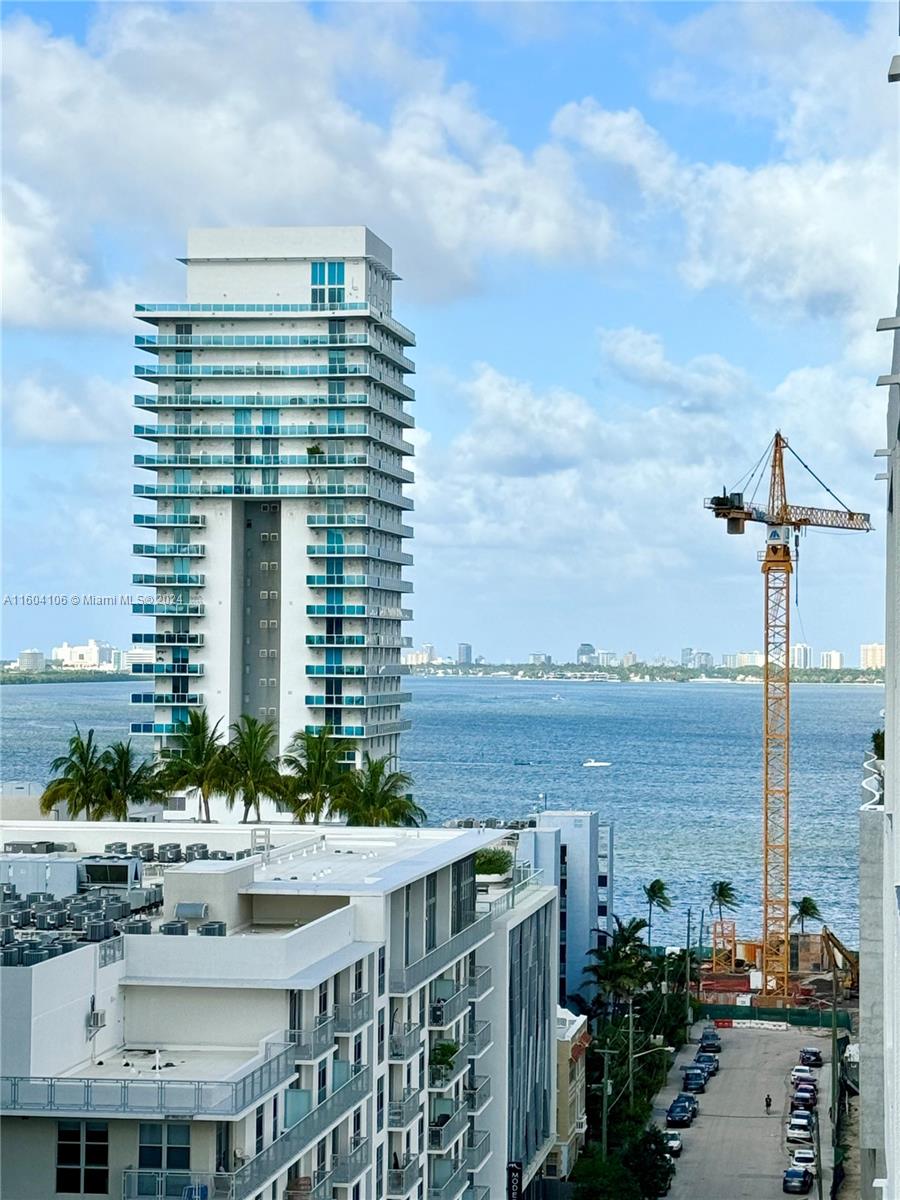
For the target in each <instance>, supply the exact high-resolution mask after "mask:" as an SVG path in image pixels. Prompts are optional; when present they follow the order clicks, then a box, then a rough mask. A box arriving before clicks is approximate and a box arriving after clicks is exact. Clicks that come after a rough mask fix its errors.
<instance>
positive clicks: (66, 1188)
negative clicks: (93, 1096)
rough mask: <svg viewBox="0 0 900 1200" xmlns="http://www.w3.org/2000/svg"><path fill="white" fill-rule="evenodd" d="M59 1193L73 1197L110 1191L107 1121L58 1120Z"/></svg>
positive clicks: (57, 1171)
mask: <svg viewBox="0 0 900 1200" xmlns="http://www.w3.org/2000/svg"><path fill="white" fill-rule="evenodd" d="M56 1190H57V1192H63V1193H66V1194H69V1195H79V1196H82V1195H88V1196H96V1195H101V1196H105V1195H106V1194H107V1193H108V1192H109V1127H108V1125H107V1123H106V1122H105V1121H58V1122H57V1126H56Z"/></svg>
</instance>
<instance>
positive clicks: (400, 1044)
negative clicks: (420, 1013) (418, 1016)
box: [388, 1024, 422, 1062]
mask: <svg viewBox="0 0 900 1200" xmlns="http://www.w3.org/2000/svg"><path fill="white" fill-rule="evenodd" d="M421 1045H422V1026H421V1025H412V1024H406V1025H403V1026H402V1027H401V1028H400V1029H399V1030H398V1031H397V1032H396V1033H392V1034H391V1035H390V1038H389V1041H388V1057H389V1058H390V1059H391V1060H392V1061H393V1062H406V1061H407V1059H410V1058H412V1056H413V1055H414V1054H415V1053H417V1051H418V1049H419V1047H420V1046H421Z"/></svg>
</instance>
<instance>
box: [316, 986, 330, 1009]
mask: <svg viewBox="0 0 900 1200" xmlns="http://www.w3.org/2000/svg"><path fill="white" fill-rule="evenodd" d="M318 1012H319V1016H320V1017H324V1016H325V1014H326V1013H327V1012H328V984H327V982H325V983H320V984H319V1003H318Z"/></svg>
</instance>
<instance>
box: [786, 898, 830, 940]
mask: <svg viewBox="0 0 900 1200" xmlns="http://www.w3.org/2000/svg"><path fill="white" fill-rule="evenodd" d="M793 904H794V908H795V909H796V911H795V913H794V915H793V916H792V917H791V924H792V925H793V924H794V922H795V921H799V922H800V932H801V933H804V932H805V930H804V928H803V924H804V922H805V921H821V920H822V919H823V918H822V914H821V912H820V911H819V906H818V904H816V902H815V900H813V898H812V896H801V897H800V899H799V900H794V901H793Z"/></svg>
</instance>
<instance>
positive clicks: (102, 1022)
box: [87, 1008, 106, 1029]
mask: <svg viewBox="0 0 900 1200" xmlns="http://www.w3.org/2000/svg"><path fill="white" fill-rule="evenodd" d="M105 1026H106V1009H105V1008H95V1009H94V1011H93V1012H89V1013H88V1015H87V1027H88V1029H103V1028H104V1027H105Z"/></svg>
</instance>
